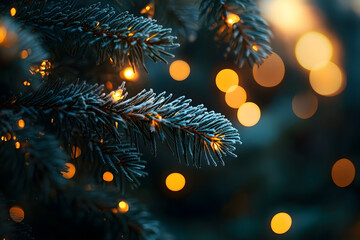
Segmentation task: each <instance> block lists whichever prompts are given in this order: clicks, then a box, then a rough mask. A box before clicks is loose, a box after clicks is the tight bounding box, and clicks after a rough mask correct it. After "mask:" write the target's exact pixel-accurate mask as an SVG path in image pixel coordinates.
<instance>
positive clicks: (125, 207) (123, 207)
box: [118, 201, 129, 213]
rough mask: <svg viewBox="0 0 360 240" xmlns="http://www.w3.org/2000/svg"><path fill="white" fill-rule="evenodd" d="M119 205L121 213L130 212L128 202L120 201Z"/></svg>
mask: <svg viewBox="0 0 360 240" xmlns="http://www.w3.org/2000/svg"><path fill="white" fill-rule="evenodd" d="M118 205H119V212H121V213H126V212H128V211H129V204H128V203H127V202H125V201H120V202H119V204H118Z"/></svg>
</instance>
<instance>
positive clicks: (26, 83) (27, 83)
mask: <svg viewBox="0 0 360 240" xmlns="http://www.w3.org/2000/svg"><path fill="white" fill-rule="evenodd" d="M23 84H24V86H30V85H31V83H30V82H29V81H24V82H23Z"/></svg>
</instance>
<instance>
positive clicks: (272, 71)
mask: <svg viewBox="0 0 360 240" xmlns="http://www.w3.org/2000/svg"><path fill="white" fill-rule="evenodd" d="M284 74H285V65H284V62H283V61H282V59H281V57H280V56H279V55H277V54H276V53H274V52H273V53H271V55H270V56H269V57H268V58H265V59H264V62H263V63H262V64H261V65H260V66H258V65H256V64H255V65H254V67H253V76H254V79H255V81H256V82H257V83H258V84H259V85H260V86H263V87H275V86H276V85H278V84H280V82H281V81H282V80H283V78H284Z"/></svg>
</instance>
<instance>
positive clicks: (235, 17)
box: [225, 13, 240, 26]
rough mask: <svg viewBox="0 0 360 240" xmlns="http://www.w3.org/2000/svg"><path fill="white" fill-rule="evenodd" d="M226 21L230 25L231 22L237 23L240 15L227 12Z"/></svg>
mask: <svg viewBox="0 0 360 240" xmlns="http://www.w3.org/2000/svg"><path fill="white" fill-rule="evenodd" d="M225 21H226V23H227V24H229V25H230V26H232V25H233V24H235V23H237V22H239V21H240V17H239V16H238V15H237V14H234V13H229V14H228V15H227V16H226V20H225Z"/></svg>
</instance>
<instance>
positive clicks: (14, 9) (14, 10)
mask: <svg viewBox="0 0 360 240" xmlns="http://www.w3.org/2000/svg"><path fill="white" fill-rule="evenodd" d="M15 14H16V8H14V7H13V8H11V9H10V15H11V16H12V17H13V16H15Z"/></svg>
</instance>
